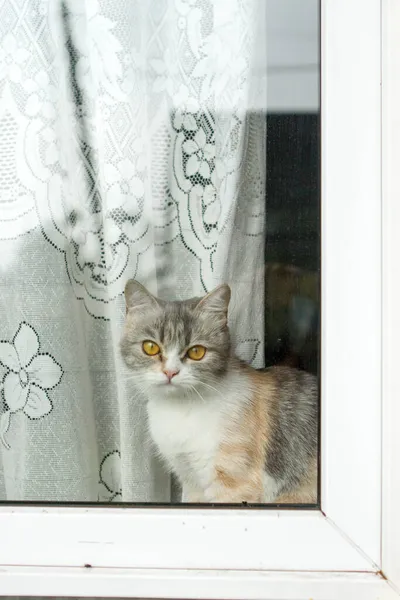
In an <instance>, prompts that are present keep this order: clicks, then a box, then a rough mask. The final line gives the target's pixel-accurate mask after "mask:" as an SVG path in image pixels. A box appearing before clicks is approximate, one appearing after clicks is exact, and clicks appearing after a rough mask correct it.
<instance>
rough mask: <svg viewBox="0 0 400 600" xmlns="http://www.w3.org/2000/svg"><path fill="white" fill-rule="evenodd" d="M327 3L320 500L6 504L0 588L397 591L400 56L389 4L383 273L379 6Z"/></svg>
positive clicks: (231, 593)
mask: <svg viewBox="0 0 400 600" xmlns="http://www.w3.org/2000/svg"><path fill="white" fill-rule="evenodd" d="M322 9H323V10H322V178H321V186H322V214H321V218H322V220H321V222H322V236H321V243H322V313H321V314H322V318H321V325H322V326H321V331H322V342H321V349H322V353H321V367H322V376H321V400H322V405H321V409H322V410H321V510H290V509H286V510H283V509H279V510H277V509H272V510H271V509H262V508H255V509H237V508H236V509H227V508H226V509H216V508H206V507H203V508H191V509H190V508H188V507H185V508H174V509H171V508H167V507H163V508H150V507H129V508H122V507H82V506H81V507H78V506H75V507H73V506H46V507H39V506H37V505H36V506H15V505H13V506H11V505H3V506H2V507H1V510H0V521H1V523H0V529H1V531H2V533H3V536H4V539H6V540H7V543H6V544H3V545H0V564H1V565H3V566H2V570H1V572H0V581H1V593H4V594H15V595H17V594H24V593H25V594H26V593H27V590H29V593H30V595H32V594H33V595H35V594H38V595H40V594H42V595H43V594H46V595H60V594H61V593H62V594H63V595H69V596H74V595H75V596H91V597H93V596H101V597H115V596H120V597H123V596H129V597H132V596H136V597H161V596H163V597H165V596H166V595H167V596H169V597H175V598H177V597H178V598H179V597H181V598H190V597H203V598H207V597H208V598H211V597H212V598H218V597H221V598H223V597H225V598H226V597H232V598H244V597H245V598H260V597H263V598H271V599H272V598H287V597H288V596H291V597H293V598H297V597H298V598H301V597H305V596H310V597H315V598H325V597H327V595H331V596H337V597H340V596H341V595H342V596H343V597H346V596H349V597H350V596H351V597H360V598H361V597H369V596H371V597H381V596H382V597H397V596H398V593H397V591H396V587H395V586H396V585H398V583H399V578H398V576H399V573H398V566H397V565H398V564H399V560H398V558H399V557H398V553H397V548H396V545H395V543H394V540H395V539H396V536H395V535H392V533H396V532H397V529H396V527H397V520H396V519H397V517H396V514H395V510H394V509H393V507H395V506H396V505H397V504H398V503H396V489H397V488H396V486H397V485H398V469H397V465H396V454H395V453H394V450H395V448H396V444H397V441H396V422H397V423H398V411H397V408H396V406H395V405H396V403H395V401H394V398H395V391H396V389H397V385H398V384H397V380H396V377H395V361H394V357H395V356H396V348H395V347H394V348H393V345H394V337H392V332H394V331H395V330H396V318H395V314H396V312H395V311H396V308H395V307H396V306H397V303H396V299H397V289H396V287H395V283H394V281H395V279H394V278H393V276H392V274H391V256H392V255H393V256H395V253H393V254H392V252H393V250H395V249H396V236H395V232H396V231H397V230H396V228H395V227H396V218H398V214H397V211H396V203H395V202H393V198H394V197H395V196H394V195H395V191H396V189H397V188H396V185H397V181H396V175H395V170H394V169H393V167H394V164H395V163H394V158H393V156H394V153H395V152H396V151H398V149H397V145H396V141H395V140H394V139H393V138H392V136H391V133H392V125H393V122H394V121H395V109H394V106H396V104H397V103H396V100H397V94H398V90H397V84H396V83H395V79H394V78H393V79H389V75H390V73H391V72H394V69H395V68H396V67H397V61H398V56H397V55H398V49H397V48H396V43H395V39H396V36H395V31H396V23H398V18H399V15H397V14H396V11H395V10H394V9H393V11H391V10H389V9H391V7H390V6H388V5H385V6H384V13H383V16H384V19H383V21H384V36H383V41H384V49H385V51H384V55H383V58H384V60H383V64H384V73H383V75H384V83H385V84H386V85H387V84H388V82H389V81H390V88H385V90H384V109H385V112H384V124H383V133H384V153H383V156H384V159H385V162H384V171H383V174H384V182H385V188H384V213H383V225H384V229H383V231H384V238H383V242H384V256H383V258H384V263H383V264H384V269H383V273H382V268H381V241H382V239H381V194H380V176H381V170H380V164H381V162H380V157H381V150H380V134H381V120H380V76H381V68H380V59H381V56H380V45H381V29H380V5H379V2H376V1H375V0H369V1H368V2H365V0H364V2H361V1H360V2H358V0H357V2H354V3H352V4H351V5H349V4H348V3H346V2H345V1H344V0H339V1H338V2H335V3H334V4H332V5H328V4H327V3H323V6H322ZM389 17H390V18H389ZM355 31H357V33H358V39H357V43H355V38H354V32H355ZM339 41H340V43H339ZM350 57H351V60H350ZM391 119H392V120H391ZM366 123H368V127H366V126H365V124H366ZM344 139H346V140H347V142H348V143H345V144H344V143H343V140H344ZM392 153H393V154H392ZM199 160H200V159H199ZM386 169H387V170H386ZM382 274H383V287H382V285H381V283H382ZM382 291H383V307H384V312H383V315H384V328H383V350H384V357H383V358H384V361H383V363H382V356H381V337H382V328H381V314H382V313H381V298H382V295H381V292H382ZM366 298H367V299H368V301H366ZM366 324H367V326H366ZM389 331H390V336H389V334H388V332H389ZM354 339H357V340H358V343H359V345H360V348H361V349H360V350H359V351H357V352H355V351H353V350H352V348H353V346H352V341H354ZM50 354H51V352H50ZM382 364H383V378H382V377H381V373H382ZM366 365H368V370H366ZM366 372H367V373H368V377H366V376H365V375H366ZM382 381H383V384H384V385H383V394H382V395H381V383H382ZM382 406H383V424H384V427H383V437H382V436H381V418H382V412H381V409H382ZM360 415H362V421H361V420H360ZM396 419H397V421H396ZM7 439H8V438H7ZM5 452H6V450H3V455H4V454H5ZM6 456H7V455H6ZM382 458H383V460H382ZM382 465H383V469H382ZM382 475H383V482H384V483H383V486H381V476H382ZM381 516H383V519H382V520H381ZM32 566H33V568H32ZM85 566H86V568H83V567H85ZM382 572H383V574H384V575H385V577H387V578H388V579H389V580H390V585H389V583H388V582H387V581H386V579H385V578H384V577H383V576H382ZM88 582H89V583H88Z"/></svg>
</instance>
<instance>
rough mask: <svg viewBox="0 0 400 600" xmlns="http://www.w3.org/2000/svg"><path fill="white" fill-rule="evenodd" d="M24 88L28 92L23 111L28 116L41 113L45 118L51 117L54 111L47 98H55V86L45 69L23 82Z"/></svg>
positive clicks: (53, 115)
mask: <svg viewBox="0 0 400 600" xmlns="http://www.w3.org/2000/svg"><path fill="white" fill-rule="evenodd" d="M24 89H25V90H26V91H27V92H28V93H29V96H28V99H27V101H26V106H25V111H26V114H27V115H28V116H29V117H36V116H37V115H39V114H41V115H42V116H43V117H45V118H46V119H52V118H54V117H55V115H56V111H55V109H54V106H53V104H52V103H51V102H49V98H55V96H56V88H55V86H54V85H52V84H51V83H50V78H49V76H48V75H47V73H46V72H45V71H39V72H38V73H37V74H36V75H35V77H34V78H33V79H28V80H27V81H26V82H25V83H24Z"/></svg>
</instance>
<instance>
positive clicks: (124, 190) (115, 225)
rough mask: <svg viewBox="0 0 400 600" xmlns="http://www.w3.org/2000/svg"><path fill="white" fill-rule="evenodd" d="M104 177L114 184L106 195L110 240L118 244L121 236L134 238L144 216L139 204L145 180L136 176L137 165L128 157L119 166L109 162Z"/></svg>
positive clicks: (107, 232) (107, 234) (107, 233)
mask: <svg viewBox="0 0 400 600" xmlns="http://www.w3.org/2000/svg"><path fill="white" fill-rule="evenodd" d="M105 176H106V180H107V182H108V183H109V184H111V186H110V188H109V190H108V192H107V196H106V205H107V217H106V220H107V223H106V227H107V231H106V238H107V241H108V242H109V243H110V244H115V243H116V242H118V240H119V239H120V237H121V236H122V235H126V236H127V238H128V239H134V238H135V237H136V235H137V231H136V230H137V221H138V219H139V218H140V215H141V209H140V206H139V203H141V199H142V198H143V196H144V185H143V181H142V180H141V179H139V177H136V175H135V166H134V164H133V163H132V161H130V160H128V159H127V158H124V159H122V160H121V161H119V163H118V164H117V166H116V167H115V166H114V165H112V164H111V163H110V164H108V165H106V167H105Z"/></svg>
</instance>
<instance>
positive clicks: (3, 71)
mask: <svg viewBox="0 0 400 600" xmlns="http://www.w3.org/2000/svg"><path fill="white" fill-rule="evenodd" d="M28 58H29V52H28V50H27V49H26V48H19V47H18V44H17V40H16V39H15V36H14V35H13V34H12V33H7V35H5V36H4V38H3V41H2V43H1V45H0V76H1V77H4V76H5V77H7V76H8V78H9V79H10V80H11V81H13V82H14V83H17V82H19V81H20V80H21V73H22V69H21V66H22V65H23V64H24V62H26V60H27V59H28Z"/></svg>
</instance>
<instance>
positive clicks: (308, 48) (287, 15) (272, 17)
mask: <svg viewBox="0 0 400 600" xmlns="http://www.w3.org/2000/svg"><path fill="white" fill-rule="evenodd" d="M266 5H267V6H266V8H267V50H268V59H267V60H268V111H269V112H310V111H311V112H315V111H317V110H318V109H319V0H266Z"/></svg>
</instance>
